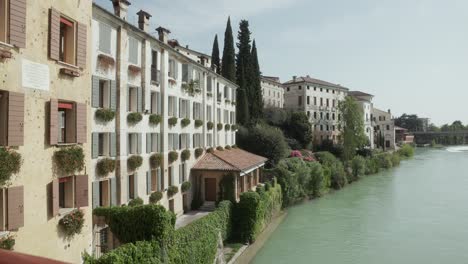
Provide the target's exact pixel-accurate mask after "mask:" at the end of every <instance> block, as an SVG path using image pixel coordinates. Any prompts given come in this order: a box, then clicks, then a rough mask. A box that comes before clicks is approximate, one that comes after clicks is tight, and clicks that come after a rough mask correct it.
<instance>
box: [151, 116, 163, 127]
mask: <svg viewBox="0 0 468 264" xmlns="http://www.w3.org/2000/svg"><path fill="white" fill-rule="evenodd" d="M161 121H162V116H161V115H157V114H151V115H150V116H149V123H150V125H154V126H156V125H158V124H159V123H161Z"/></svg>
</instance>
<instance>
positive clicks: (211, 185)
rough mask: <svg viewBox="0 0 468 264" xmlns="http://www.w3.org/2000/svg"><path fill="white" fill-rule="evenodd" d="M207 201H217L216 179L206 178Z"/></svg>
mask: <svg viewBox="0 0 468 264" xmlns="http://www.w3.org/2000/svg"><path fill="white" fill-rule="evenodd" d="M205 201H211V202H214V201H216V179H215V178H205Z"/></svg>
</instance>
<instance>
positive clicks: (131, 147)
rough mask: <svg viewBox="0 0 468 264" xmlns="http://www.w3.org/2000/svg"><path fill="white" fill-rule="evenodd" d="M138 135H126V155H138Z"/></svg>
mask: <svg viewBox="0 0 468 264" xmlns="http://www.w3.org/2000/svg"><path fill="white" fill-rule="evenodd" d="M138 136H139V134H138V133H128V143H127V146H128V154H137V153H138V149H139V146H138V143H139V142H138V141H139V140H138Z"/></svg>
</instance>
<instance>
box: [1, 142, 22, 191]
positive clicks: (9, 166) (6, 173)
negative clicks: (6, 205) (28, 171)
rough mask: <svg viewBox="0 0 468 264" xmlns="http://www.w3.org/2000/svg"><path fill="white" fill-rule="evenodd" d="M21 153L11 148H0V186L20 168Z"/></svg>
mask: <svg viewBox="0 0 468 264" xmlns="http://www.w3.org/2000/svg"><path fill="white" fill-rule="evenodd" d="M21 163H22V160H21V155H20V154H19V153H17V152H16V151H14V150H12V149H5V148H0V186H3V185H4V184H5V183H6V182H7V181H8V180H10V177H11V175H13V174H16V173H18V172H19V171H20V168H21Z"/></svg>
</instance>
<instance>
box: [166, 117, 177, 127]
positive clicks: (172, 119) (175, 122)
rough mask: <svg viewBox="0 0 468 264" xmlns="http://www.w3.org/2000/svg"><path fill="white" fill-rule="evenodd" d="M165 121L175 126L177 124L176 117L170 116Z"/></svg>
mask: <svg viewBox="0 0 468 264" xmlns="http://www.w3.org/2000/svg"><path fill="white" fill-rule="evenodd" d="M167 123H168V124H169V126H175V125H177V117H171V118H169V119H168V120H167Z"/></svg>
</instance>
